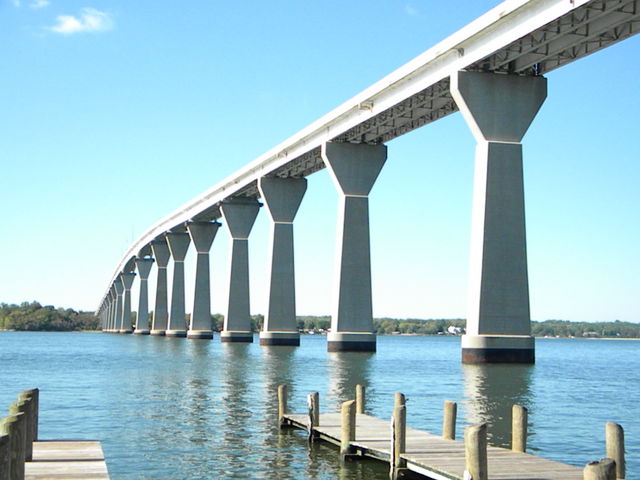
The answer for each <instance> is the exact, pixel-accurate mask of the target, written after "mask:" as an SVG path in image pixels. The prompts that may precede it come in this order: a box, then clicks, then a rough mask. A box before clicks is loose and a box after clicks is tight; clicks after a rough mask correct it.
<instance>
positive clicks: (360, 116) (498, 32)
mask: <svg viewBox="0 0 640 480" xmlns="http://www.w3.org/2000/svg"><path fill="white" fill-rule="evenodd" d="M639 15H640V0H507V1H505V2H504V3H502V4H500V5H499V6H497V7H496V8H494V9H492V10H491V11H489V12H488V13H486V14H485V15H483V16H481V17H479V18H478V19H476V20H475V21H474V22H472V23H470V24H469V25H467V26H466V27H464V28H463V29H461V30H460V31H458V32H457V33H455V34H453V35H452V36H450V37H448V38H446V39H444V40H443V41H442V42H440V43H438V44H437V45H435V46H434V47H433V48H430V49H429V50H427V51H426V52H424V53H423V54H421V55H420V56H418V57H417V58H415V59H414V60H412V61H410V62H409V63H407V64H406V65H404V66H402V67H401V68H399V69H398V70H396V71H394V72H392V73H391V74H389V75H388V76H386V77H385V78H383V79H382V80H380V81H379V82H377V83H375V84H374V85H372V86H371V87H369V88H367V89H366V90H364V91H363V92H361V93H360V94H358V95H356V96H355V97H354V98H352V99H351V100H349V101H348V102H346V103H344V104H343V105H341V106H340V107H338V108H336V109H335V110H333V111H331V112H329V113H328V114H327V115H325V116H324V117H322V118H320V119H319V120H318V121H316V122H314V123H312V124H311V125H309V126H308V127H306V128H304V129H303V130H301V131H300V132H299V133H297V134H296V135H294V136H293V137H291V138H289V139H288V140H286V141H285V142H283V143H281V144H279V145H277V146H276V147H274V148H273V149H272V150H270V151H268V152H266V153H265V154H264V155H262V156H260V157H259V158H257V159H256V160H254V161H253V162H251V163H249V164H247V165H246V166H245V167H244V168H242V169H240V170H239V171H238V172H236V173H235V174H233V175H231V176H230V177H228V178H227V179H225V180H223V181H222V182H220V183H219V184H217V185H215V186H213V187H212V188H210V189H209V190H207V191H206V192H204V193H202V194H201V195H199V196H197V197H195V198H194V199H193V200H191V201H190V202H188V203H187V204H185V205H183V206H182V207H180V208H178V209H177V210H175V211H174V212H172V213H170V214H169V215H168V216H167V217H165V218H164V219H162V220H161V221H160V222H158V223H157V224H155V225H153V226H152V227H151V228H149V230H147V232H146V233H145V234H144V235H143V236H142V237H141V238H139V239H138V240H137V241H136V242H135V243H134V244H133V245H132V246H131V247H130V248H129V249H128V250H127V252H126V253H125V255H124V256H123V258H122V260H121V261H120V262H119V264H118V266H117V267H116V269H115V272H114V274H113V275H112V277H111V279H110V280H109V284H108V288H107V290H106V292H105V294H104V296H103V298H102V299H101V302H100V304H99V308H98V310H97V314H98V315H99V316H100V318H101V320H102V326H103V330H104V331H107V332H120V333H131V332H132V323H131V310H132V308H131V286H132V283H133V281H134V278H135V276H136V274H135V271H136V270H137V272H138V277H139V279H140V298H139V303H138V317H137V322H136V328H135V331H134V333H137V334H148V333H151V334H152V335H167V336H187V337H189V338H212V331H211V321H210V299H209V296H210V284H209V249H210V247H211V244H212V242H213V239H214V237H215V235H216V232H217V230H218V228H219V227H220V223H218V222H217V220H218V219H220V218H223V219H224V222H225V223H226V225H227V226H228V228H229V232H230V235H231V237H232V239H233V244H232V256H231V268H230V278H229V299H228V308H227V311H226V316H225V323H224V331H223V332H222V333H221V340H222V341H227V342H250V341H252V338H253V337H252V334H251V331H250V319H249V282H248V237H249V233H250V232H251V228H252V226H253V223H254V220H255V218H256V215H257V214H258V211H259V207H260V206H261V204H260V203H259V202H258V199H261V200H262V202H264V205H265V206H266V209H267V210H268V212H269V216H270V220H271V223H272V228H271V232H272V238H271V269H270V282H269V286H268V288H269V296H268V298H269V305H268V312H267V314H266V317H265V325H264V330H263V331H262V332H261V333H260V343H261V344H265V345H298V344H299V341H300V340H299V335H298V332H297V328H296V316H295V291H294V261H293V221H294V218H295V215H296V212H297V210H298V207H299V205H300V202H301V201H302V199H303V196H304V193H305V190H306V185H307V179H306V177H308V176H310V175H311V174H312V173H314V172H317V171H318V170H321V169H323V168H325V167H326V168H328V170H329V172H330V175H331V177H332V179H333V181H334V183H335V186H336V190H337V194H338V196H339V210H338V228H337V235H338V245H339V247H338V251H337V255H338V261H337V268H338V272H336V273H337V274H336V283H337V284H336V285H335V286H334V291H335V299H334V305H333V308H332V312H331V313H332V323H331V333H330V334H329V336H328V349H329V350H331V351H339V350H356V351H357V350H360V351H374V350H375V348H376V339H375V335H374V334H373V333H372V307H371V295H372V294H371V268H370V251H369V204H368V195H369V192H370V190H371V188H372V187H373V184H374V183H375V180H376V178H377V176H378V174H379V172H380V171H381V169H382V168H383V166H384V164H385V161H386V159H387V147H386V145H385V143H386V142H388V141H389V140H392V139H394V138H396V137H399V136H401V135H403V134H405V133H407V132H410V131H412V130H414V129H416V128H420V127H423V126H425V125H427V124H429V123H431V122H434V121H436V120H439V119H440V118H443V117H445V116H447V115H450V114H452V113H454V112H456V111H458V110H460V112H461V113H462V115H463V117H464V119H465V121H466V122H467V124H468V126H469V128H470V129H471V131H472V132H473V135H474V136H475V138H476V141H477V148H476V159H475V179H474V193H473V212H472V230H471V234H472V238H471V255H470V265H469V269H470V285H469V292H470V296H469V297H470V299H469V305H468V315H467V332H466V335H465V336H464V337H463V338H462V360H463V361H464V362H527V363H532V362H533V361H534V358H535V352H534V342H533V338H532V337H531V329H530V314H529V287H528V275H527V255H526V238H525V219H524V193H523V176H522V145H521V141H522V138H523V136H524V134H525V133H526V131H527V129H528V127H529V125H530V124H531V122H532V121H533V119H534V117H535V116H536V113H537V112H538V110H539V108H540V106H541V105H542V103H543V102H544V100H545V98H546V93H547V79H546V78H545V77H544V75H545V74H546V73H548V72H550V71H552V70H554V69H556V68H560V67H562V66H564V65H567V64H569V63H571V62H573V61H575V60H578V59H580V58H582V57H584V56H586V55H589V54H591V53H593V52H596V51H598V50H601V49H603V48H606V47H608V46H609V45H612V44H614V43H616V42H619V41H621V40H624V39H626V38H628V37H630V36H632V35H634V34H636V33H637V32H638V31H639V30H640V20H639V18H638V17H639ZM373 213H374V214H375V212H373ZM191 242H193V244H194V246H195V248H196V250H197V252H198V258H197V267H196V275H195V276H196V278H195V294H194V305H193V309H192V315H191V321H190V325H188V326H186V325H185V320H184V319H185V294H184V282H185V278H184V258H185V255H186V253H187V251H188V248H189V245H190V243H191ZM171 258H173V262H174V268H173V281H172V283H171V295H170V296H169V294H168V281H167V265H168V262H169V260H170V259H171ZM154 263H155V264H156V267H157V268H158V275H157V282H158V283H157V288H156V297H155V299H154V305H153V312H154V315H153V320H152V322H151V323H150V321H149V315H148V312H149V307H150V305H149V299H148V290H147V279H148V277H149V274H150V271H151V268H152V266H153V264H154ZM169 298H170V305H169V303H168V299H169Z"/></svg>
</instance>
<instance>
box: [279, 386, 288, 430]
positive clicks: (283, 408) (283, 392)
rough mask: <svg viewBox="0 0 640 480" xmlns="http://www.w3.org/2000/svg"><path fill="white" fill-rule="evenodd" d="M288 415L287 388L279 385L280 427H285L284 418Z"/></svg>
mask: <svg viewBox="0 0 640 480" xmlns="http://www.w3.org/2000/svg"><path fill="white" fill-rule="evenodd" d="M286 413H287V386H286V385H278V425H279V426H280V427H282V425H284V416H285V415H286Z"/></svg>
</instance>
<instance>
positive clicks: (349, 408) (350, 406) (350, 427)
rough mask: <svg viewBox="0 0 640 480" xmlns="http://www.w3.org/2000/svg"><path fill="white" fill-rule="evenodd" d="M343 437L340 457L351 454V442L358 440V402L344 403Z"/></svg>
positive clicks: (342, 411)
mask: <svg viewBox="0 0 640 480" xmlns="http://www.w3.org/2000/svg"><path fill="white" fill-rule="evenodd" d="M341 413H342V423H341V425H342V435H341V439H340V440H341V441H340V457H341V458H342V459H344V458H345V457H346V456H347V455H348V454H349V449H350V446H351V442H352V441H354V440H355V439H356V402H355V400H348V401H346V402H343V403H342V409H341Z"/></svg>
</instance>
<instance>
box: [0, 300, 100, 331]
mask: <svg viewBox="0 0 640 480" xmlns="http://www.w3.org/2000/svg"><path fill="white" fill-rule="evenodd" d="M99 328H100V322H99V320H98V318H96V316H95V315H94V314H93V312H77V311H75V310H73V309H71V308H66V309H65V308H55V307H53V306H51V305H45V306H42V305H40V304H39V303H38V302H23V303H21V304H20V305H10V304H7V303H0V329H2V330H24V331H58V332H68V331H74V330H98V329H99Z"/></svg>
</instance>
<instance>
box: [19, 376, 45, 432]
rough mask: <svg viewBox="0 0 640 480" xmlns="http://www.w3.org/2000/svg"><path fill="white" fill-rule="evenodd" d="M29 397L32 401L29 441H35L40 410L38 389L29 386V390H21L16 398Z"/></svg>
mask: <svg viewBox="0 0 640 480" xmlns="http://www.w3.org/2000/svg"><path fill="white" fill-rule="evenodd" d="M28 397H31V399H32V401H33V405H32V409H33V413H32V421H31V428H32V433H31V436H30V438H31V441H32V442H35V441H37V440H38V416H39V411H40V390H39V389H37V388H31V389H29V390H23V391H22V392H20V393H19V394H18V399H19V400H23V399H25V398H28Z"/></svg>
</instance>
